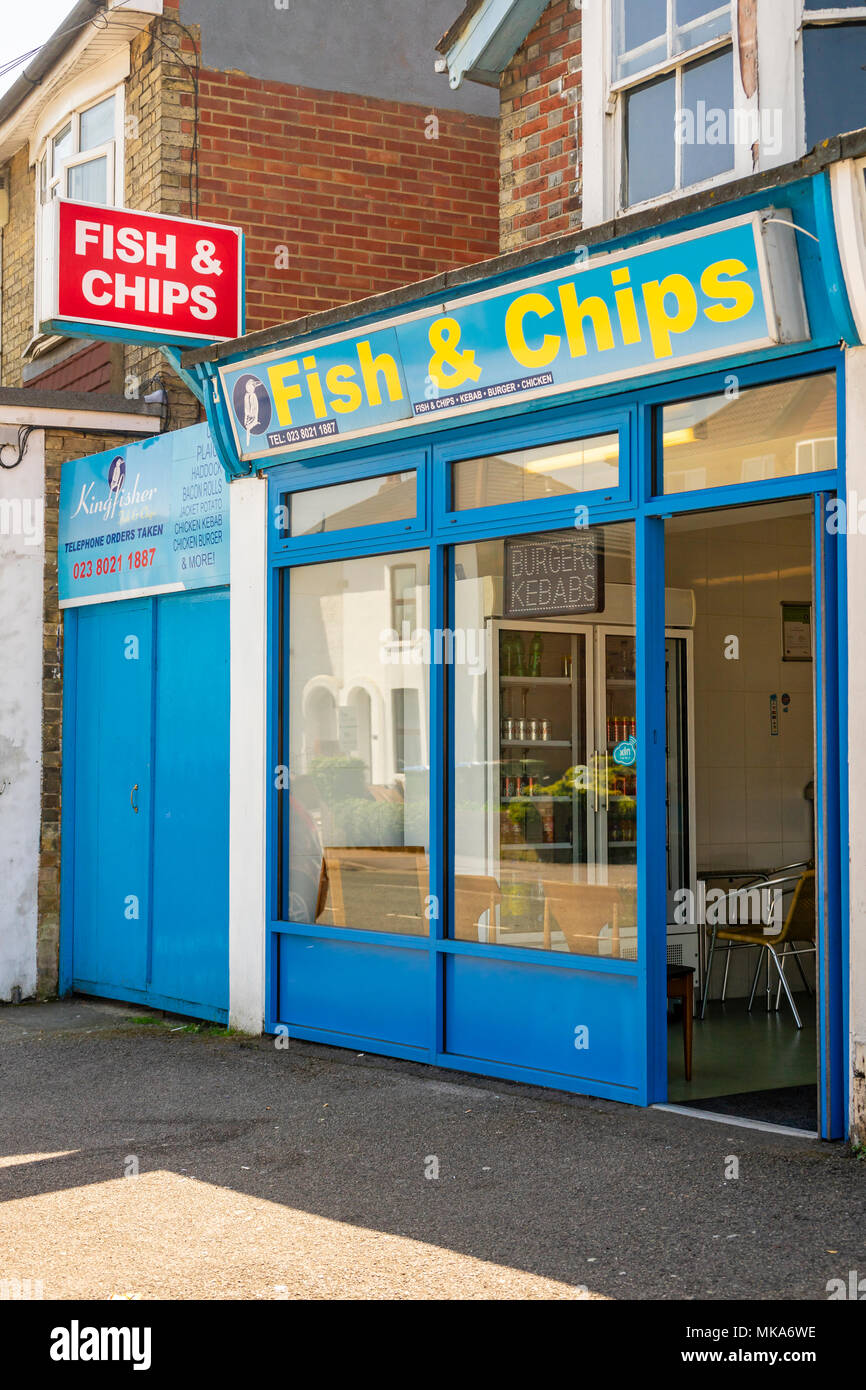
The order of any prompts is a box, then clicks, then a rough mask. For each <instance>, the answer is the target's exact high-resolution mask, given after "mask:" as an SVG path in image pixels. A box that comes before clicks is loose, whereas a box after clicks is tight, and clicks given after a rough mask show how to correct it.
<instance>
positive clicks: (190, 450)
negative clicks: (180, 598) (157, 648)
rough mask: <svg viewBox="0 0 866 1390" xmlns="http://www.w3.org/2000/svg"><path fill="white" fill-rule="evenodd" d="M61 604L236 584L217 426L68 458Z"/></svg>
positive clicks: (61, 542) (62, 510)
mask: <svg viewBox="0 0 866 1390" xmlns="http://www.w3.org/2000/svg"><path fill="white" fill-rule="evenodd" d="M57 570H58V586H59V594H60V607H61V608H74V607H76V606H79V605H81V604H85V603H105V602H107V601H109V600H111V599H122V598H138V597H140V596H142V595H145V594H167V593H175V592H180V591H182V590H184V589H205V588H213V587H216V586H218V585H222V584H228V582H229V487H228V482H227V481H226V477H225V474H224V472H223V469H222V465H221V464H220V462H219V459H218V458H217V453H216V449H215V448H214V444H213V440H212V439H211V436H210V431H209V430H208V427H207V425H193V426H192V427H191V428H190V429H186V430H172V431H171V432H170V433H169V434H165V435H157V437H156V438H154V439H147V440H144V441H142V442H140V443H136V444H128V445H126V446H125V447H124V448H122V449H111V450H109V451H108V452H106V453H102V454H92V455H91V456H90V457H89V458H82V459H73V460H72V461H71V462H70V463H65V464H64V465H63V470H62V473H61V482H60V517H59V527H58V557H57Z"/></svg>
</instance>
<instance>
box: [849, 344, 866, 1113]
mask: <svg viewBox="0 0 866 1390" xmlns="http://www.w3.org/2000/svg"><path fill="white" fill-rule="evenodd" d="M845 370H846V389H847V396H846V406H845V411H846V440H847V470H848V478H847V487H848V498H849V500H850V501H851V502H853V501H854V498H855V497H856V499H857V501H858V502H859V501H860V500H861V499H863V500H866V347H858V348H849V349H848V351H847V352H846V354H845ZM852 510H853V508H852ZM855 515H856V512H855ZM852 520H853V518H852ZM848 529H849V534H848V538H847V556H848V777H849V791H848V812H849V817H850V820H849V844H850V868H849V884H850V894H851V903H850V914H851V915H850V930H851V1065H852V1071H853V1075H852V1078H851V1112H852V1113H851V1128H852V1138H853V1137H855V1136H856V1137H857V1138H858V1139H860V1140H861V1141H862V1140H864V1139H866V1075H864V1073H866V722H864V719H863V712H864V709H866V642H864V641H863V595H864V594H866V535H861V534H860V532H859V529H857V528H856V526H849V528H848Z"/></svg>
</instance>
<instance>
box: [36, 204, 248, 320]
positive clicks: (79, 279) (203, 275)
mask: <svg viewBox="0 0 866 1390" xmlns="http://www.w3.org/2000/svg"><path fill="white" fill-rule="evenodd" d="M55 212H56V257H55V267H56V272H55V275H54V276H53V277H52V283H51V285H50V286H48V287H47V289H48V293H49V296H50V300H49V303H47V304H46V305H45V306H44V312H43V319H44V323H43V327H44V328H47V329H53V330H54V331H56V332H66V333H67V334H69V333H74V332H76V331H77V332H82V333H87V334H89V336H91V337H100V336H103V337H115V338H125V339H131V340H133V341H137V340H143V339H144V340H155V341H157V342H160V343H172V344H179V345H182V344H185V343H197V342H202V341H205V342H214V341H217V340H221V339H226V338H236V337H239V336H240V335H241V334H242V333H243V331H244V323H243V232H242V230H241V229H240V228H239V227H226V226H221V225H219V224H217V223H214V222H199V221H197V220H196V221H193V220H192V219H190V218H185V217H163V216H162V215H160V214H158V213H151V212H133V211H130V210H129V209H128V208H108V207H98V206H91V205H90V204H87V203H76V202H70V201H68V200H65V199H61V200H59V201H58V202H57V203H56V204H55Z"/></svg>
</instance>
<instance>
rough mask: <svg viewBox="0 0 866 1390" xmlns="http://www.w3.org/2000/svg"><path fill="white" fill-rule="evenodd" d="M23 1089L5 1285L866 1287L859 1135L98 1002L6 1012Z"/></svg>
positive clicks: (4, 1057)
mask: <svg viewBox="0 0 866 1390" xmlns="http://www.w3.org/2000/svg"><path fill="white" fill-rule="evenodd" d="M142 1020H144V1021H142ZM0 1096H2V1108H0V1294H2V1289H3V1287H6V1288H7V1290H8V1289H9V1288H10V1287H14V1286H15V1285H14V1281H16V1280H18V1281H25V1280H30V1281H31V1287H32V1288H34V1289H36V1288H38V1290H39V1292H40V1293H41V1294H42V1296H43V1297H45V1298H57V1299H66V1298H89V1299H103V1298H109V1297H111V1296H123V1297H129V1298H141V1299H150V1298H170V1299H192V1298H216V1299H220V1298H231V1299H302V1298H314V1299H371V1298H372V1299H461V1300H462V1299H533V1300H536V1299H542V1300H546V1299H591V1298H607V1299H713V1300H715V1299H750V1300H752V1299H776V1298H784V1299H815V1300H826V1299H827V1297H828V1294H827V1286H828V1281H830V1280H833V1279H839V1278H842V1279H844V1280H846V1281H848V1279H849V1275H850V1271H852V1270H859V1271H860V1272H861V1273H862V1274H864V1275H866V1161H862V1160H860V1159H858V1158H857V1157H856V1156H855V1155H853V1154H852V1152H851V1150H850V1149H849V1148H848V1147H847V1146H845V1145H841V1144H824V1143H820V1142H818V1141H815V1140H810V1139H806V1138H793V1137H789V1136H786V1135H779V1134H771V1133H766V1132H761V1131H756V1130H750V1129H743V1128H739V1127H736V1126H733V1125H728V1124H719V1123H716V1122H712V1121H708V1120H699V1119H692V1118H689V1117H685V1116H681V1115H675V1114H670V1113H667V1112H663V1111H658V1110H638V1109H634V1108H632V1107H630V1106H625V1105H617V1104H614V1103H612V1102H606V1101H597V1100H591V1099H585V1098H582V1097H571V1096H565V1095H563V1094H561V1093H558V1092H555V1091H547V1090H542V1089H539V1088H536V1087H527V1086H520V1085H517V1084H512V1083H508V1082H498V1081H488V1080H479V1079H478V1078H477V1077H469V1076H466V1075H463V1074H458V1073H450V1072H449V1073H446V1072H443V1071H439V1070H436V1069H432V1068H427V1067H423V1066H420V1065H417V1064H414V1063H410V1062H402V1061H396V1060H392V1059H388V1058H381V1057H376V1056H373V1055H371V1054H363V1053H357V1052H354V1051H343V1050H340V1049H336V1048H328V1047H322V1046H318V1045H315V1044H308V1043H300V1042H291V1043H290V1045H289V1046H288V1047H287V1048H285V1047H279V1046H276V1045H275V1040H274V1039H272V1038H266V1039H253V1038H245V1037H238V1036H231V1035H227V1034H226V1032H225V1030H221V1029H211V1028H208V1027H207V1026H202V1027H199V1026H198V1025H194V1024H191V1023H189V1021H187V1020H183V1019H179V1018H170V1017H164V1016H162V1015H160V1014H158V1013H153V1014H148V1012H147V1011H145V1010H142V1009H139V1008H138V1007H137V1006H136V1007H132V1008H127V1007H126V1006H120V1005H110V1004H104V1003H100V1002H94V1001H84V1000H80V999H79V1000H71V1001H62V1002H59V1003H51V1004H25V1005H21V1006H19V1007H11V1006H9V1007H2V1008H0ZM734 1174H736V1176H734ZM4 1280H6V1281H11V1282H7V1284H6V1285H5V1286H4V1285H3V1281H4ZM7 1296H8V1294H7Z"/></svg>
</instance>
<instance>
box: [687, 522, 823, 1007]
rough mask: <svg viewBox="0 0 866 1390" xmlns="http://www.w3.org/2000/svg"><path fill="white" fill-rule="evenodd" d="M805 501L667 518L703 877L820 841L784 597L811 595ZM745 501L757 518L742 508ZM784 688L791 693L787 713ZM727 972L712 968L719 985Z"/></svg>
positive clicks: (742, 968)
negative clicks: (731, 655)
mask: <svg viewBox="0 0 866 1390" xmlns="http://www.w3.org/2000/svg"><path fill="white" fill-rule="evenodd" d="M800 507H801V504H799V503H797V504H791V505H790V506H789V505H785V506H783V507H781V508H780V507H778V506H776V507H772V508H770V507H766V508H765V507H762V508H760V510H757V509H749V511H748V512H747V511H746V509H739V510H738V511H731V512H726V513H722V512H717V513H714V514H712V515H711V516H709V517H704V518H701V519H698V518H689V519H688V521H685V520H683V521H679V520H675V521H673V522H669V523H668V529H667V536H666V550H667V583H668V585H669V586H676V587H681V588H690V589H692V590H693V591H694V595H695V605H696V619H695V658H694V660H695V673H694V687H695V689H694V700H695V800H696V806H695V810H696V838H697V846H696V853H697V867H698V876H699V877H700V873H701V870H706V869H725V868H742V869H744V870H748V869H753V870H759V869H760V870H771V869H775V868H778V867H780V866H782V865H786V864H791V863H794V862H796V861H799V860H804V859H808V858H811V857H812V855H813V852H814V851H813V847H812V838H811V836H812V812H811V804H810V802H808V801H807V800H806V799H805V797H804V795H803V791H804V788H805V786H806V784H807V783H808V782H809V781H811V779H812V776H813V699H812V676H813V666H812V663H811V662H790V661H783V660H782V622H781V608H780V605H781V603H782V602H783V601H792V602H798V603H804V602H811V600H812V546H811V517H810V515H809V513H808V512H802V511H800ZM795 509H796V510H795ZM749 513H751V514H752V515H753V517H754V519H751V520H749V521H745V520H743V517H744V516H745V515H748V514H749ZM798 513H799V514H798ZM732 523H733V524H732ZM686 528H687V529H686ZM731 637H736V638H738V639H739V658H738V659H737V660H730V659H728V658H727V657H726V656H725V651H726V646H727V645H728V641H729V639H730V638H731ZM773 694H775V695H777V696H778V697H779V702H778V728H779V732H778V734H777V735H775V736H774V735H773V734H772V733H771V729H770V696H771V695H773ZM783 694H787V695H789V696H790V703H789V705H788V707H787V713H783V705H782V698H781V697H782V695H783ZM787 905H788V902H787V900H786V903H785V906H786V907H787ZM746 954H747V953H745V952H736V953H735V956H738V957H740V958H741V959H740V960H739V961H738V962H737V968H736V970H734V968H733V966H732V976H731V984H730V988H729V994H740V993H742V992H743V989H744V988H745V989H748V985H749V984H750V978H747V977H748V975H749V969H750V968H751V969H753V968H754V962H753V961H752V954H751V953H748V959H749V960H750V961H752V964H751V967H749V966H748V965H747V963H746V960H745V959H744V957H746ZM721 974H722V971H721V967H719V968H718V971H716V970H714V985H719V984H720V982H721ZM712 993H713V994H714V995H715V994H717V993H718V989H717V988H714V989H713V990H712Z"/></svg>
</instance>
